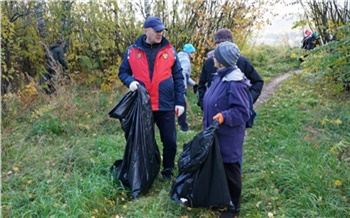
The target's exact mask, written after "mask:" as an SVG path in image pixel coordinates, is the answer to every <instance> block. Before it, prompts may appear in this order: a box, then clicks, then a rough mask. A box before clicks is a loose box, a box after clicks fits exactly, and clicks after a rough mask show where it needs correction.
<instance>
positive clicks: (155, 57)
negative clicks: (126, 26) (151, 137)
mask: <svg viewBox="0 0 350 218" xmlns="http://www.w3.org/2000/svg"><path fill="white" fill-rule="evenodd" d="M143 28H144V32H145V34H143V35H141V36H139V37H138V38H137V39H136V42H135V43H134V44H133V45H131V46H130V47H129V48H128V49H127V51H126V54H125V56H124V58H123V60H122V63H121V65H120V67H119V74H118V76H119V79H120V80H121V81H122V83H123V84H124V85H125V86H127V87H129V89H130V90H131V91H135V90H137V88H138V87H139V86H140V85H142V86H144V87H145V88H146V90H147V91H148V92H149V95H150V100H151V106H152V111H153V118H154V122H155V124H156V125H157V126H158V129H159V132H160V138H161V141H162V143H163V167H164V169H163V170H162V172H161V174H162V176H163V178H165V179H171V177H172V176H173V170H174V166H175V155H176V149H177V145H176V122H175V116H174V112H175V114H176V116H178V117H179V116H181V115H182V114H183V112H184V110H185V98H184V94H185V86H184V78H183V75H182V68H181V65H180V62H179V59H178V57H177V53H176V50H175V48H174V47H173V46H172V45H171V44H170V42H169V41H168V40H167V39H166V38H165V37H164V36H163V31H164V30H166V28H165V27H164V25H163V22H162V21H161V20H160V18H158V17H148V18H147V19H146V21H145V22H144V24H143Z"/></svg>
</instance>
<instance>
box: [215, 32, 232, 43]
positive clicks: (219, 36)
mask: <svg viewBox="0 0 350 218" xmlns="http://www.w3.org/2000/svg"><path fill="white" fill-rule="evenodd" d="M214 41H215V44H217V43H221V42H226V41H229V42H233V38H232V33H231V31H230V30H229V29H226V28H224V29H219V30H218V31H217V32H216V33H215V37H214Z"/></svg>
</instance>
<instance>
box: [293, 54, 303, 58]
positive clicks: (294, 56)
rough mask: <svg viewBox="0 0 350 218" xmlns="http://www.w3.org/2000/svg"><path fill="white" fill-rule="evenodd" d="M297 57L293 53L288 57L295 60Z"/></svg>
mask: <svg viewBox="0 0 350 218" xmlns="http://www.w3.org/2000/svg"><path fill="white" fill-rule="evenodd" d="M297 57H298V56H297V55H296V54H295V53H293V54H291V55H290V58H297ZM302 58H304V57H302Z"/></svg>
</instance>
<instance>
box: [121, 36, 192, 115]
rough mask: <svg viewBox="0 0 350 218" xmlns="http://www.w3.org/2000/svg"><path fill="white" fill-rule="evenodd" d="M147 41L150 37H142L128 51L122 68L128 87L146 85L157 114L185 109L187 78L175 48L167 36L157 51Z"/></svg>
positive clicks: (124, 82) (123, 78)
mask: <svg viewBox="0 0 350 218" xmlns="http://www.w3.org/2000/svg"><path fill="white" fill-rule="evenodd" d="M145 38H146V35H142V36H140V37H139V38H138V39H137V40H136V43H135V44H134V45H131V46H130V47H129V48H128V50H127V52H126V55H125V56H124V59H123V61H122V63H121V65H120V67H119V74H118V76H119V79H120V80H121V81H122V82H123V84H124V85H126V86H127V87H129V85H130V83H131V82H133V81H135V80H136V81H138V82H139V83H140V84H142V85H143V86H145V87H146V89H147V91H148V92H149V95H150V98H151V105H152V110H153V111H173V110H174V108H175V105H181V106H185V99H184V93H185V86H184V82H183V80H184V78H183V75H182V68H181V64H180V62H179V60H178V58H177V54H176V51H175V49H174V48H173V47H172V45H171V44H170V43H169V42H168V41H167V40H166V39H165V38H164V37H163V39H162V41H161V43H160V44H159V45H156V46H157V48H153V47H152V46H151V45H149V44H147V43H146V42H145ZM154 52H155V53H154ZM152 55H154V57H152V58H150V56H152ZM153 59H154V61H153Z"/></svg>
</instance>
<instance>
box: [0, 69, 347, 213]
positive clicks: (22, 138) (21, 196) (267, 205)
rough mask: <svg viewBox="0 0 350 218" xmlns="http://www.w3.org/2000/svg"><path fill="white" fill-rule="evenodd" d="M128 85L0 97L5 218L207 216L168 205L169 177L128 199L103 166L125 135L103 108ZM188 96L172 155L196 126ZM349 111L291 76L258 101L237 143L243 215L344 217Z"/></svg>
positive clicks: (118, 149)
mask: <svg viewBox="0 0 350 218" xmlns="http://www.w3.org/2000/svg"><path fill="white" fill-rule="evenodd" d="M270 67H272V66H271V65H270ZM282 70H283V69H281V70H278V69H276V70H275V72H277V73H282V72H283V71H282ZM267 71H269V72H270V73H271V72H274V70H271V69H270V70H267ZM271 74H273V73H271ZM274 75H275V74H274ZM264 78H265V77H264ZM266 78H268V75H267V76H266ZM126 91H127V90H121V91H120V93H114V94H110V93H108V94H106V93H101V92H97V91H96V92H95V91H91V92H88V93H85V92H83V91H77V90H75V89H74V88H72V89H70V90H69V92H68V91H65V92H63V93H58V95H57V96H56V97H49V98H48V97H46V96H39V99H37V100H36V102H37V103H36V104H31V103H30V102H31V99H29V100H28V99H24V101H23V99H21V101H20V100H18V99H16V98H10V99H9V98H7V99H6V98H5V99H3V102H2V103H3V105H2V106H3V110H2V144H1V148H2V151H1V156H2V174H1V176H2V190H1V191H2V196H1V200H2V202H1V204H2V215H3V217H22V216H23V217H116V215H119V216H120V217H181V216H184V217H186V216H187V217H213V216H214V214H213V213H212V212H210V211H208V210H205V209H189V208H185V207H182V206H180V205H177V204H176V203H174V202H173V201H172V200H171V199H170V198H169V190H170V186H171V182H163V181H162V180H161V179H160V177H159V178H158V179H157V180H156V181H155V182H154V184H153V186H152V188H151V189H150V192H149V194H147V195H146V196H143V197H141V198H140V199H138V200H136V201H132V200H130V195H129V194H130V193H129V191H128V189H126V188H124V187H122V185H121V184H120V183H119V182H115V181H113V180H112V179H111V178H110V176H109V167H110V166H111V164H112V163H113V162H114V160H115V159H118V158H122V157H123V152H124V146H125V139H124V136H123V133H122V130H121V128H120V124H119V121H118V120H115V119H111V118H108V117H107V113H108V111H109V110H110V109H111V108H112V107H113V106H114V104H115V103H116V102H117V101H118V100H119V99H120V96H121V94H122V93H125V92H126ZM189 100H190V102H191V105H192V109H193V111H194V113H195V115H196V118H195V120H192V118H191V116H190V115H188V118H189V121H190V123H191V126H192V129H193V130H194V132H193V133H190V134H183V133H178V145H179V149H178V156H179V155H180V152H181V150H182V145H183V144H184V143H185V142H188V141H189V140H191V139H192V137H193V136H194V135H195V134H196V133H197V132H199V131H200V130H201V123H200V119H201V118H200V117H201V112H200V110H199V109H198V107H197V106H195V105H196V97H195V95H193V94H192V93H190V94H189ZM349 111H350V102H349V100H348V99H347V100H344V99H339V98H337V99H336V98H333V97H332V96H327V93H317V92H316V91H315V90H313V87H311V86H310V85H309V84H308V83H307V81H305V80H303V75H301V76H293V77H292V78H291V79H290V80H289V81H288V82H286V83H284V84H283V86H282V89H281V91H278V92H277V93H276V95H275V96H274V98H273V99H271V100H270V101H268V102H267V103H266V104H265V105H262V106H260V108H259V109H258V111H257V112H258V120H257V121H256V124H255V127H254V128H253V129H249V130H248V131H247V135H248V137H247V140H246V142H245V147H244V148H245V153H244V162H243V164H244V165H243V186H244V189H243V199H242V217H267V214H268V213H269V212H270V213H273V214H274V215H275V217H350V212H349V210H348V208H349V207H350V202H349V198H350V188H349V187H350V179H349V176H348V172H349V170H350V167H349V156H348V155H347V152H345V153H344V154H343V155H342V151H345V149H346V148H347V149H349V142H350V135H349V132H348V131H347V130H346V128H347V127H348V126H349V124H350V117H349ZM157 140H158V142H159V136H158V134H157ZM159 144H160V143H159ZM346 158H348V159H347V160H346Z"/></svg>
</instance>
